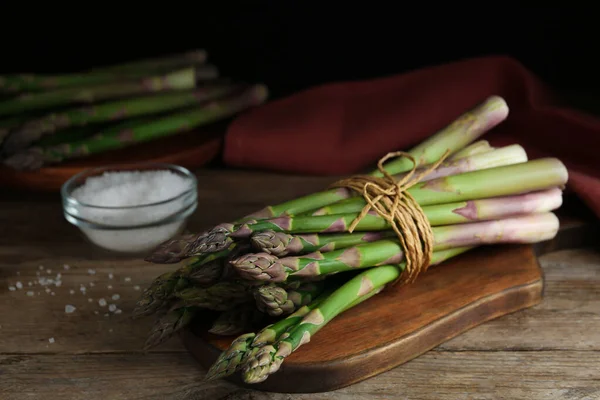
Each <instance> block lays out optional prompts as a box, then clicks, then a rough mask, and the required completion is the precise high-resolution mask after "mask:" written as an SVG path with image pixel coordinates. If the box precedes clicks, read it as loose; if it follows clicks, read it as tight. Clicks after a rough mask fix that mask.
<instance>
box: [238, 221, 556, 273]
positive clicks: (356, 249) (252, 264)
mask: <svg viewBox="0 0 600 400" xmlns="http://www.w3.org/2000/svg"><path fill="white" fill-rule="evenodd" d="M558 227H559V222H558V218H557V217H556V216H555V215H554V214H553V213H541V214H526V215H523V216H518V217H513V218H506V219H501V220H495V221H483V222H474V223H470V224H462V225H449V226H441V227H435V228H433V236H434V244H433V250H434V251H441V250H447V249H451V248H455V247H465V246H479V245H482V244H500V243H537V242H540V241H544V240H548V239H551V238H552V237H554V236H555V235H556V232H558ZM402 261H404V253H403V249H402V245H401V244H400V242H399V241H398V240H380V241H377V242H373V243H365V244H360V245H357V246H353V247H349V248H346V249H341V250H335V251H331V252H326V253H322V252H314V253H310V254H306V255H301V256H297V257H285V258H277V257H275V256H273V255H271V254H268V253H247V254H245V255H243V256H241V257H239V258H237V259H235V260H232V261H231V264H232V265H233V266H234V267H235V268H236V269H237V270H238V273H239V274H240V276H242V277H243V278H246V279H251V280H258V281H270V282H284V281H286V280H287V279H288V278H289V277H291V276H295V277H303V278H305V277H311V276H320V275H331V274H335V273H339V272H344V271H350V270H355V269H360V268H369V267H373V266H378V265H384V264H398V263H400V262H402Z"/></svg>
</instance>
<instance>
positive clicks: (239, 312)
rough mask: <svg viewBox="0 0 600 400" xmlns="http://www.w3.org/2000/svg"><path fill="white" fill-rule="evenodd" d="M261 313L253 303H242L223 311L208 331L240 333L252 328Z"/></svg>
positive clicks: (225, 333)
mask: <svg viewBox="0 0 600 400" xmlns="http://www.w3.org/2000/svg"><path fill="white" fill-rule="evenodd" d="M261 315H262V314H260V313H259V312H258V311H257V310H256V308H254V306H253V305H252V304H251V303H249V304H242V305H241V306H239V307H236V308H233V309H231V310H227V311H223V312H222V313H221V314H220V315H219V316H218V317H217V319H216V320H215V321H214V322H213V324H212V327H211V328H210V329H209V330H208V331H209V332H210V333H212V334H215V335H220V336H229V335H238V334H240V333H242V332H247V331H248V330H250V329H252V327H253V325H254V324H255V323H256V322H257V321H258V320H259V319H260V316H261Z"/></svg>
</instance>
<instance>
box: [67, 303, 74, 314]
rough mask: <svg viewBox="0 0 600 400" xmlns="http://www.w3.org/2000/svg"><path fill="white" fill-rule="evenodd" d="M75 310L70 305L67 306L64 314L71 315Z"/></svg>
mask: <svg viewBox="0 0 600 400" xmlns="http://www.w3.org/2000/svg"><path fill="white" fill-rule="evenodd" d="M75 310H77V309H76V308H75V307H73V306H72V305H70V304H67V305H66V306H65V312H66V313H67V314H71V313H72V312H73V311H75Z"/></svg>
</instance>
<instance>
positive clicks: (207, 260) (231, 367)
mask: <svg viewBox="0 0 600 400" xmlns="http://www.w3.org/2000/svg"><path fill="white" fill-rule="evenodd" d="M507 115H508V107H507V105H506V103H505V101H504V100H503V99H502V98H499V97H496V96H493V97H490V98H488V99H486V100H485V101H484V102H483V103H482V104H480V105H478V106H476V107H475V108H473V109H471V110H469V111H468V112H466V113H465V114H463V115H461V116H460V117H459V118H458V119H457V120H456V121H454V122H453V123H451V124H450V125H448V126H447V127H446V128H444V129H442V130H441V131H439V132H437V133H435V134H434V135H433V136H431V137H430V138H429V139H427V140H425V141H424V142H422V143H420V144H419V145H417V146H416V147H414V148H413V149H412V150H411V151H410V152H409V154H410V155H411V156H412V157H414V160H415V164H417V165H416V167H417V168H418V170H419V169H423V168H427V166H428V165H432V164H434V163H435V162H436V161H437V160H438V159H439V158H440V157H442V156H443V155H444V154H450V156H449V157H448V158H446V160H445V161H444V162H443V163H442V164H440V165H439V166H438V167H437V168H436V169H435V170H434V171H433V172H431V173H430V174H428V175H424V176H422V177H421V178H420V181H419V182H418V183H416V184H414V185H413V186H412V187H410V188H409V189H408V190H407V192H408V193H409V194H410V195H412V197H413V198H414V199H415V200H416V201H417V202H418V204H419V206H420V207H421V208H422V210H423V213H424V215H425V216H426V218H427V220H428V222H429V224H430V225H431V227H432V232H433V255H432V259H431V262H430V265H438V264H440V263H443V262H444V261H446V260H448V259H450V258H452V257H455V256H457V255H459V254H462V253H464V252H466V251H469V250H470V249H473V248H475V247H478V246H485V245H493V244H501V243H535V242H540V241H544V240H548V239H551V238H552V237H553V236H554V235H556V233H557V231H558V228H559V222H558V219H557V217H556V216H555V215H554V213H553V212H552V211H553V210H556V209H557V208H559V207H560V206H561V204H562V189H563V188H564V185H565V184H566V182H567V179H568V174H567V170H566V168H565V166H564V165H563V164H562V163H561V161H559V160H557V159H554V158H546V159H537V160H528V157H527V154H526V152H525V151H524V149H523V148H522V147H521V146H519V145H518V144H513V145H510V146H506V147H501V148H494V147H492V146H490V145H489V143H488V142H486V141H485V140H480V139H479V138H480V136H481V135H483V134H484V133H485V132H487V131H488V130H490V129H491V128H492V127H494V126H496V125H497V124H499V123H500V122H501V121H503V120H504V119H505V118H506V117H507ZM413 167H414V165H413V163H412V162H411V161H410V159H407V158H399V159H396V160H394V161H391V162H389V163H387V164H386V165H384V168H385V170H386V171H387V172H388V173H390V174H393V175H394V177H395V178H397V179H401V178H402V177H404V176H406V174H407V173H409V172H410V171H411V170H412V168H413ZM371 175H372V176H381V175H382V171H380V170H375V171H373V172H371ZM365 205H366V202H365V199H364V198H363V197H362V196H361V194H360V193H357V192H354V191H351V190H348V189H345V188H335V189H330V190H325V191H322V192H318V193H313V194H310V195H307V196H304V197H300V198H297V199H293V200H290V201H287V202H285V203H282V204H279V205H272V206H268V207H266V208H264V209H262V210H260V211H258V212H256V213H254V214H251V215H248V216H245V217H243V218H241V219H239V220H237V221H234V222H231V223H223V224H220V225H217V226H216V227H214V228H212V229H210V230H208V231H206V232H203V233H200V234H191V235H185V236H183V237H178V238H176V239H173V240H170V241H168V242H165V243H163V244H162V245H161V246H159V248H158V249H156V251H155V252H153V253H152V254H151V255H149V256H148V257H147V258H146V260H147V261H149V262H154V263H165V264H169V263H181V264H180V265H179V266H178V268H176V269H175V268H174V270H172V271H170V272H167V273H165V274H163V275H161V276H159V277H158V278H157V279H156V280H155V281H154V282H153V283H152V284H151V285H150V287H148V288H147V289H146V290H145V291H144V293H143V295H142V297H141V299H140V300H139V302H138V304H137V306H136V309H135V310H134V316H135V317H141V316H149V315H152V314H158V318H157V321H156V324H155V326H154V327H153V329H152V332H151V333H150V336H149V338H148V340H147V342H146V346H145V347H146V348H151V347H153V346H156V345H158V344H160V343H161V342H163V341H164V340H166V339H168V338H169V337H171V336H172V335H173V334H175V333H176V332H178V331H180V330H181V329H183V328H185V327H186V326H187V325H189V324H190V323H191V321H192V320H193V319H194V318H195V317H197V318H204V319H205V322H210V321H212V327H211V328H210V332H212V333H214V334H219V335H239V336H238V337H237V338H235V339H234V340H233V342H232V343H231V345H230V346H229V348H228V349H227V350H225V351H224V352H223V353H222V354H221V355H220V356H219V358H218V359H217V360H216V362H215V363H214V364H213V366H212V367H211V368H210V370H209V371H208V374H207V378H208V379H216V378H222V377H226V376H228V375H231V374H233V373H236V372H240V373H241V375H242V377H243V380H244V381H245V382H247V383H257V382H261V381H263V380H265V379H267V377H268V376H269V375H271V374H273V373H275V372H276V371H277V370H278V369H279V367H280V366H281V365H282V363H283V362H284V360H285V359H286V357H288V356H289V355H290V354H292V353H293V352H294V351H297V350H298V349H299V348H300V347H301V346H302V345H303V344H306V343H308V342H309V341H310V340H311V338H312V337H313V336H314V335H315V334H316V333H317V332H318V331H319V330H320V329H321V328H323V327H324V326H325V325H326V324H327V323H329V321H331V320H332V319H334V318H335V317H336V316H338V315H340V314H341V313H343V312H352V311H351V309H352V307H354V306H356V305H357V304H360V303H362V302H364V301H366V300H367V299H369V298H370V297H371V296H374V295H376V294H377V293H379V292H380V291H381V290H382V289H384V288H386V287H387V286H388V285H390V284H392V283H395V282H397V281H398V280H399V279H400V278H401V277H402V276H403V273H404V271H405V267H406V262H405V261H406V259H405V254H404V252H405V249H403V248H402V246H401V242H400V238H399V237H398V236H397V234H396V232H394V231H393V230H392V229H391V223H390V222H389V221H388V220H387V219H385V218H383V217H382V216H381V215H379V214H377V213H376V212H373V210H370V211H369V212H368V213H367V214H366V215H365V216H364V218H362V219H359V220H358V223H357V224H356V225H355V227H354V230H352V231H350V230H349V226H350V224H351V223H352V222H353V221H355V220H356V219H357V217H358V216H359V213H360V212H361V210H363V208H364V207H365ZM482 268H484V266H482ZM415 284H418V279H417V280H416V283H415ZM401 286H402V285H400V286H397V285H395V286H394V287H393V288H390V289H389V290H402V288H401ZM204 310H212V311H213V312H219V313H220V314H219V316H218V317H216V318H215V319H214V320H210V321H206V318H208V317H206V315H205V314H204V313H203V312H204Z"/></svg>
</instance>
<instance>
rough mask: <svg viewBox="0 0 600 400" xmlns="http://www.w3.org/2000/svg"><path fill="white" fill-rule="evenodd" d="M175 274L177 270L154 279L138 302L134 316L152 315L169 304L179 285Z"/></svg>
mask: <svg viewBox="0 0 600 400" xmlns="http://www.w3.org/2000/svg"><path fill="white" fill-rule="evenodd" d="M174 276H176V275H175V272H174V271H170V272H165V273H164V274H162V275H160V276H158V277H157V278H156V279H154V281H153V282H152V284H151V285H150V286H149V287H148V288H146V289H145V290H144V292H143V293H142V296H141V298H140V299H139V300H138V302H137V303H136V307H135V308H134V310H133V318H139V317H142V316H146V315H151V314H153V313H155V312H156V311H158V310H159V309H161V308H163V307H164V306H165V305H167V304H168V302H169V300H170V298H171V293H172V292H173V291H174V290H175V288H176V287H177V279H173V277H174Z"/></svg>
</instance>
